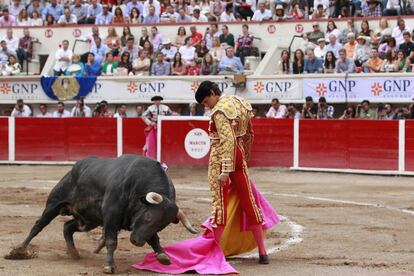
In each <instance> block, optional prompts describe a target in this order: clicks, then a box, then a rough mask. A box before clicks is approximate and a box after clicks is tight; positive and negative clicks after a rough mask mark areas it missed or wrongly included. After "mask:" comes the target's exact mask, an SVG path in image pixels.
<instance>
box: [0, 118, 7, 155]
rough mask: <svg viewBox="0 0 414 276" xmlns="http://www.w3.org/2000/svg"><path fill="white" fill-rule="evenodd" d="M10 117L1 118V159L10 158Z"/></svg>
mask: <svg viewBox="0 0 414 276" xmlns="http://www.w3.org/2000/svg"><path fill="white" fill-rule="evenodd" d="M8 120H9V119H8V118H0V160H9V121H8Z"/></svg>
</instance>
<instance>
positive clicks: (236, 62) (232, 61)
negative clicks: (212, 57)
mask: <svg viewBox="0 0 414 276" xmlns="http://www.w3.org/2000/svg"><path fill="white" fill-rule="evenodd" d="M218 68H219V70H220V72H219V74H220V75H237V74H243V71H244V68H243V64H242V63H241V61H240V59H239V58H238V57H235V56H234V49H233V47H228V48H227V49H226V56H225V57H223V58H222V59H221V61H220V63H219V66H218Z"/></svg>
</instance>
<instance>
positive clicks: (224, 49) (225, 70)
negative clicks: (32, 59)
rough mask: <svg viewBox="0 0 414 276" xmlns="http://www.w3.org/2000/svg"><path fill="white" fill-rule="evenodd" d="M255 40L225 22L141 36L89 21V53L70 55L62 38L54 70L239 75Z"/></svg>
mask: <svg viewBox="0 0 414 276" xmlns="http://www.w3.org/2000/svg"><path fill="white" fill-rule="evenodd" d="M9 31H10V32H12V30H11V29H10V30H9ZM253 39H254V36H253V35H252V34H251V33H249V27H248V26H247V25H243V26H242V30H241V34H240V35H239V36H238V38H237V39H235V37H234V35H233V34H231V33H230V32H229V29H228V26H226V25H223V26H222V27H221V31H219V29H218V25H217V24H216V23H213V24H211V25H210V27H208V28H207V30H206V32H205V33H204V34H202V33H200V32H198V31H197V27H196V26H190V27H189V32H188V34H187V30H186V28H185V27H183V26H181V27H179V28H178V30H177V35H176V37H174V38H169V37H165V36H163V35H162V34H160V33H159V32H158V28H157V27H156V26H153V27H151V29H150V31H149V30H148V28H147V27H142V29H141V36H140V37H139V39H138V38H136V37H135V36H134V35H133V34H132V33H131V29H130V27H129V26H124V27H123V31H122V34H118V33H117V31H116V29H115V28H114V27H109V28H108V31H107V34H106V36H105V35H102V34H101V33H100V32H99V28H98V27H97V26H93V27H92V32H91V33H90V34H89V35H87V36H86V37H85V41H87V42H88V43H89V44H90V49H89V52H87V53H82V54H80V55H79V54H74V53H73V52H72V50H71V49H70V47H69V46H70V45H69V41H68V40H64V41H62V43H61V46H60V48H59V49H58V50H57V51H56V53H55V65H54V67H53V70H54V75H55V76H60V75H69V76H100V75H105V76H112V75H115V76H127V75H141V76H142V75H152V76H167V75H179V76H180V75H190V76H191V75H230V74H231V75H236V74H243V72H244V69H245V66H246V67H247V66H248V63H247V64H246V62H245V58H244V57H245V56H250V55H252V54H256V53H257V50H256V49H255V47H254V46H253ZM6 44H7V41H6ZM0 55H1V52H0ZM4 56H7V53H6V52H5V53H4ZM4 60H5V61H6V58H5V59H4ZM22 60H24V57H22Z"/></svg>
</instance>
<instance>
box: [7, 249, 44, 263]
mask: <svg viewBox="0 0 414 276" xmlns="http://www.w3.org/2000/svg"><path fill="white" fill-rule="evenodd" d="M36 257H37V252H36V251H35V250H34V249H33V248H32V249H28V248H23V247H20V246H19V247H16V248H13V250H12V251H10V253H9V254H7V255H6V256H4V258H5V259H7V260H26V259H33V258H36Z"/></svg>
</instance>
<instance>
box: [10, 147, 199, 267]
mask: <svg viewBox="0 0 414 276" xmlns="http://www.w3.org/2000/svg"><path fill="white" fill-rule="evenodd" d="M58 215H63V216H72V217H73V218H72V219H71V220H69V221H67V222H65V224H64V227H63V236H64V238H65V241H66V246H67V251H68V254H69V256H71V257H72V258H74V259H78V258H79V257H80V256H79V253H78V251H77V249H76V247H75V243H74V240H73V234H74V233H75V232H87V231H90V230H92V229H94V228H96V227H98V226H103V230H104V232H103V233H104V234H103V238H102V240H101V242H100V244H99V246H98V248H97V249H96V250H95V253H97V252H99V250H100V249H102V248H103V247H106V249H107V255H106V262H105V265H104V270H103V272H104V273H109V274H111V273H114V272H115V265H114V252H115V250H116V248H117V236H118V232H119V231H120V230H122V229H123V230H128V231H131V235H130V241H131V243H132V244H134V245H135V246H143V245H144V244H145V243H148V244H149V245H150V246H151V247H152V248H153V250H154V251H155V253H156V255H157V259H158V261H159V262H161V263H162V264H166V265H167V264H170V260H169V257H168V255H166V254H165V252H164V250H163V248H162V247H161V245H160V242H159V237H158V235H157V233H158V232H160V231H161V230H163V229H164V228H165V227H166V226H167V225H169V224H170V223H178V222H179V221H181V222H182V223H183V225H184V226H185V227H186V228H187V230H188V231H189V232H191V233H194V234H195V233H197V230H196V229H194V228H193V227H192V225H191V223H190V222H189V220H188V219H187V218H186V216H185V215H184V213H183V212H182V211H181V210H180V209H179V208H178V206H177V205H176V202H175V189H174V186H173V184H172V182H171V180H170V178H169V177H168V175H167V174H166V172H165V171H164V169H163V168H162V166H161V164H160V163H159V162H157V161H154V160H151V159H148V158H146V157H142V156H136V155H123V156H121V157H119V158H108V159H101V158H95V157H90V158H86V159H83V160H81V161H79V162H77V163H76V164H75V165H74V166H73V168H72V169H71V170H70V171H69V172H68V173H67V174H66V175H65V176H64V177H63V178H62V179H61V180H60V181H59V183H58V184H57V185H56V186H55V187H54V188H53V189H52V191H51V192H50V194H49V197H48V199H47V203H46V208H45V209H44V211H43V213H42V215H41V217H40V218H39V219H38V220H37V221H36V223H35V224H34V226H33V227H32V229H31V231H30V233H29V235H28V236H27V238H26V239H25V240H24V241H23V242H22V243H21V244H20V245H19V246H18V247H16V248H15V249H13V250H12V251H11V252H10V254H9V255H8V256H6V258H9V259H13V258H16V256H22V255H23V256H24V254H25V253H27V246H28V245H29V243H30V242H31V240H32V239H33V238H34V237H35V236H36V235H37V234H39V232H40V231H42V229H43V228H44V227H46V226H47V225H48V224H49V223H50V222H51V221H52V220H53V219H54V218H55V217H57V216H58Z"/></svg>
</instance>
